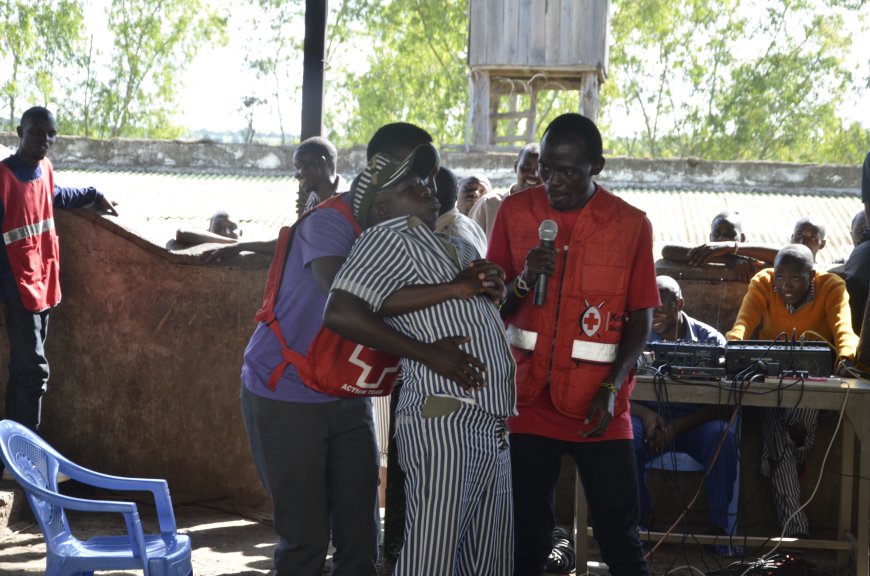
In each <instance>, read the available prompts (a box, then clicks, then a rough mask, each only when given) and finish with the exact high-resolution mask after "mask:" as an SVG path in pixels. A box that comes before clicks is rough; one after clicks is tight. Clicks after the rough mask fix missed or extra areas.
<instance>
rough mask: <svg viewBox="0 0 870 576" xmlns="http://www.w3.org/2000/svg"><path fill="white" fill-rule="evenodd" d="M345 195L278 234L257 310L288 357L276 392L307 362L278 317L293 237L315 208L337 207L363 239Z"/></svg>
mask: <svg viewBox="0 0 870 576" xmlns="http://www.w3.org/2000/svg"><path fill="white" fill-rule="evenodd" d="M341 197H342V195H336V196H332V197H330V198H328V199H327V200H325V201H323V202H322V203H320V204H319V205H318V206H317V207H315V208H312V209H311V210H308V211H307V212H305V213H304V214H303V215H302V216H300V217H299V218H298V219H297V220H296V222H294V223H293V225H292V226H284V227H283V228H281V231H280V232H279V233H278V243H277V246H276V247H275V255H274V256H273V257H272V263H271V264H270V265H269V275H268V276H267V277H266V288H265V289H264V290H263V305H262V306H261V307H260V309H259V310H257V314H256V316H255V317H254V319H255V320H256V321H257V322H264V323H265V324H266V326H268V327H269V329H270V330H271V331H272V333H273V334H275V337H276V338H278V342H279V343H280V344H281V354H282V356H283V357H284V359H283V360H282V362H281V364H279V365H278V366H277V367H276V368H275V370H273V371H272V375H271V376H270V377H269V382H268V386H269V389H270V390H272V391H274V390H275V389H276V388H277V386H278V380H280V379H281V375H282V374H283V373H284V370H286V369H287V366H289V365H290V364H292V365H293V366H296V367H297V369H299V367H300V366H302V365H303V364H304V363H305V357H304V356H303V355H302V354H300V353H299V352H297V351H295V350H293V349H291V348H290V347H289V346H287V341H286V340H284V335H283V334H282V333H281V326H280V325H279V324H278V317H277V316H276V315H275V304H276V303H277V301H278V292H279V291H280V288H281V280H282V278H283V276H284V268H285V266H286V265H287V256H288V255H289V254H290V245H291V243H292V241H293V234H294V233H295V232H296V227H297V226H298V225H299V223H300V222H302V220H304V219H305V218H306V217H307V216H308V215H309V214H311V213H312V212H313V211H314V210H315V209H320V208H333V209H335V210H338V212H340V213H341V215H342V216H344V217H345V218H347V220H348V222H350V224H351V226H352V227H353V231H354V234H355V235H357V236H359V235H360V232H361V231H362V229H361V228H360V225H359V223H358V222H357V221H356V218H354V217H353V211H352V210H351V208H350V205H348V204H347V203H346V202H343V201H342V200H341Z"/></svg>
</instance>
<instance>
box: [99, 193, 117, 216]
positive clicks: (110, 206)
mask: <svg viewBox="0 0 870 576" xmlns="http://www.w3.org/2000/svg"><path fill="white" fill-rule="evenodd" d="M94 204H96V206H97V208H99V209H100V210H102V211H103V212H105V213H106V214H111V215H112V216H117V215H118V211H117V210H115V206H117V205H118V203H117V202H115V201H114V200H109V199H108V198H106V197H105V196H104V195H99V194H98V195H97V201H96V202H94Z"/></svg>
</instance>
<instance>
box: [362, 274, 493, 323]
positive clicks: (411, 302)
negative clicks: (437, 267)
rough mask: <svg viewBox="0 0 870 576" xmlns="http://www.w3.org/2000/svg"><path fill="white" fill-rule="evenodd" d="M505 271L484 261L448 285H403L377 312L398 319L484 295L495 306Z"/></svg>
mask: <svg viewBox="0 0 870 576" xmlns="http://www.w3.org/2000/svg"><path fill="white" fill-rule="evenodd" d="M504 291H505V287H504V271H503V270H502V269H501V266H499V265H497V264H493V263H492V262H489V261H487V260H474V261H473V262H471V265H470V266H469V267H468V268H466V269H465V270H463V271H461V272H460V273H459V274H457V275H456V278H454V279H453V280H452V281H451V282H446V283H444V284H426V285H420V286H406V287H404V288H402V289H400V290H397V291H396V292H393V293H392V294H391V295H390V296H389V297H387V298H386V300H384V303H383V304H382V305H381V308H380V309H379V310H378V315H379V316H398V315H400V314H405V313H407V312H413V311H415V310H421V309H423V308H428V307H430V306H434V305H436V304H440V303H441V302H444V301H446V300H451V299H460V300H467V299H469V298H473V297H474V296H477V295H478V294H485V295H487V296H489V298H490V299H491V300H492V301H493V302H494V303H495V304H498V303H499V302H501V301H502V300H503V299H504Z"/></svg>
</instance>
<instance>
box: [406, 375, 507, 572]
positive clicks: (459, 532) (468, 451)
mask: <svg viewBox="0 0 870 576" xmlns="http://www.w3.org/2000/svg"><path fill="white" fill-rule="evenodd" d="M402 394H404V391H403V392H402ZM396 436H397V441H398V444H399V463H400V464H401V466H402V469H404V470H405V471H406V473H407V477H406V479H405V493H406V495H407V508H406V515H407V516H406V517H407V525H406V530H405V544H404V546H403V548H402V552H401V554H400V556H399V560H398V562H397V564H396V571H395V574H396V576H419V575H421V574H438V575H443V576H508V575H510V574H513V539H514V527H513V501H512V498H511V466H510V450H509V448H508V440H507V427H506V425H505V421H504V419H503V418H499V417H495V416H491V415H489V414H486V413H484V412H481V411H480V410H478V409H477V408H476V407H474V406H473V405H468V404H465V403H461V404H460V406H459V408H458V409H457V410H456V411H455V412H453V413H452V414H449V415H447V416H440V417H436V418H420V417H419V415H412V414H409V415H402V416H398V417H397V420H396Z"/></svg>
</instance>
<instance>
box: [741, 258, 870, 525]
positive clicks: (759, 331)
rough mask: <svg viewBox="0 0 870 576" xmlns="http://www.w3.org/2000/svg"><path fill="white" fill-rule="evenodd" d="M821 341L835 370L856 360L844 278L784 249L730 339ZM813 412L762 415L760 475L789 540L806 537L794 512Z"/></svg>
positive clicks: (759, 281)
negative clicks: (833, 360) (832, 358)
mask: <svg viewBox="0 0 870 576" xmlns="http://www.w3.org/2000/svg"><path fill="white" fill-rule="evenodd" d="M782 334H785V336H786V337H787V338H789V339H799V340H801V341H804V340H824V341H826V342H828V344H830V345H831V346H832V347H833V348H834V349H835V350H836V354H837V363H838V366H842V364H843V363H845V362H849V361H852V360H854V358H855V349H856V347H857V345H858V337H857V336H856V335H855V333H854V332H853V330H852V314H851V311H850V308H849V294H848V293H847V292H846V284H845V282H843V280H842V278H840V277H839V276H837V275H835V274H831V273H828V272H818V271H816V270H813V253H812V252H811V251H810V249H809V248H807V247H806V246H804V245H802V244H789V245H788V246H786V247H785V248H783V249H782V250H780V251H779V252H778V253H777V255H776V258H775V259H774V265H773V268H767V269H765V270H762V271H761V272H759V273H758V274H756V275H755V276H754V277H753V278H752V280H751V281H750V283H749V289H748V291H747V293H746V296H744V298H743V303H742V304H741V306H740V311H739V312H738V313H737V320H736V321H735V323H734V327H733V328H732V329H731V330H730V331H729V332H728V333H727V334H726V337H727V338H728V340H748V339H753V338H757V339H760V340H774V339H776V338H778V337H780V338H781V335H782ZM817 422H818V410H816V409H814V408H807V407H805V406H796V407H791V406H790V407H783V408H770V409H765V410H762V411H761V426H762V452H761V472H762V474H763V475H764V476H766V477H768V478H770V480H771V483H772V487H773V495H774V504H775V506H776V511H777V515H778V518H779V523H780V528H781V529H783V530H784V532H785V534H786V535H788V536H793V537H806V535H807V534H808V533H809V522H808V520H807V515H806V514H805V513H804V512H803V511H802V510H799V508H800V505H801V502H800V473H801V471H802V470H803V466H804V465H805V463H806V459H807V453H808V452H809V450H810V449H811V448H812V445H813V442H814V441H815V432H816V425H817Z"/></svg>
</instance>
